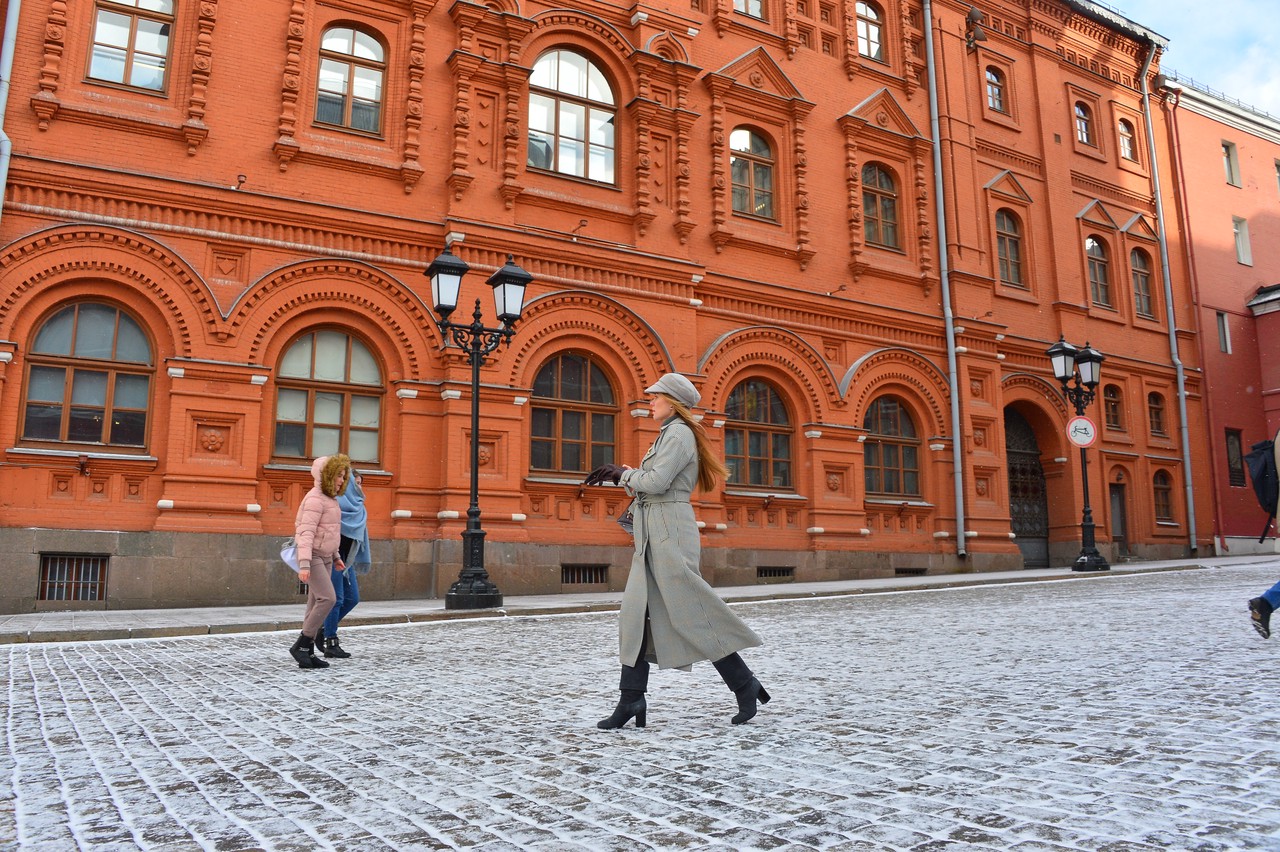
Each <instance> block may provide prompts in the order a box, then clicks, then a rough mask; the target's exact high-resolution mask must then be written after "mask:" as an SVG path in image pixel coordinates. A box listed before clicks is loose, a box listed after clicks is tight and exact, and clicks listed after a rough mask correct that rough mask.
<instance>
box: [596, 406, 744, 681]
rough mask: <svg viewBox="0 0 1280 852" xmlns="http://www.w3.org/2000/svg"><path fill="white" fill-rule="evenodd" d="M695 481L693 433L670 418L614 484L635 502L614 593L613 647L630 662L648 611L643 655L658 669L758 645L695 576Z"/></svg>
mask: <svg viewBox="0 0 1280 852" xmlns="http://www.w3.org/2000/svg"><path fill="white" fill-rule="evenodd" d="M697 482H698V449H697V443H696V442H695V440H694V437H693V430H692V429H690V428H689V426H688V425H687V424H686V423H685V422H684V421H683V420H681V419H680V418H678V417H671V418H669V419H668V420H667V422H665V423H664V424H662V431H660V432H659V433H658V439H657V440H656V441H654V442H653V446H652V447H650V448H649V452H647V453H645V456H644V460H643V461H641V463H640V467H638V468H634V469H631V470H627V471H624V472H623V473H622V479H621V484H622V485H623V486H624V487H625V488H626V489H627V493H628V494H630V495H632V496H633V497H634V498H635V500H634V502H633V504H632V511H633V513H634V515H635V529H634V534H635V545H636V551H635V556H634V557H632V560H631V576H630V577H628V578H627V588H626V590H625V591H624V592H623V593H622V608H621V612H620V613H619V615H618V645H619V651H620V656H621V659H622V663H623V665H628V666H629V665H634V664H635V662H636V658H637V657H639V655H640V648H641V643H642V642H643V640H644V629H645V612H646V611H647V612H648V613H649V630H650V637H651V640H652V641H651V642H650V644H649V646H648V649H647V653H646V656H647V658H648V660H649V662H651V663H657V664H658V666H659V667H661V668H688V667H689V666H690V665H692V664H693V663H695V662H697V661H699V660H719V659H721V658H723V657H727V656H729V655H730V654H732V653H734V652H735V651H741V650H742V649H743V648H754V647H756V646H757V645H761V644H763V643H762V641H761V639H760V637H759V636H757V635H756V634H755V632H754V631H753V630H752V629H751V628H750V627H747V625H746V624H744V623H743V621H742V619H740V618H738V616H736V615H734V614H733V611H732V610H731V609H730V608H729V606H728V604H726V603H725V602H724V601H723V600H722V599H721V598H720V596H719V595H717V594H716V593H715V592H714V591H713V590H712V588H711V586H710V585H708V584H707V581H706V580H704V579H702V574H701V573H699V565H700V562H701V558H702V542H701V540H700V538H699V536H700V533H699V532H698V524H697V521H696V520H695V519H694V516H693V506H692V505H690V503H689V496H690V495H691V494H692V493H693V489H694V487H696V485H697Z"/></svg>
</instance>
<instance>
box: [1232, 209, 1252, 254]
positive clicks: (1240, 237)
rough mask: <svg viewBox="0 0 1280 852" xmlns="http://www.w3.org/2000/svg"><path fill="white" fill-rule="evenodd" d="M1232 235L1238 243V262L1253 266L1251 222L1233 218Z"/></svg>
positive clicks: (1238, 217) (1236, 217)
mask: <svg viewBox="0 0 1280 852" xmlns="http://www.w3.org/2000/svg"><path fill="white" fill-rule="evenodd" d="M1231 233H1232V236H1233V238H1234V239H1235V243H1236V262H1237V263H1243V264H1244V265H1245V266H1253V248H1252V247H1251V246H1250V245H1249V220H1247V219H1245V218H1243V217H1240V216H1232V217H1231Z"/></svg>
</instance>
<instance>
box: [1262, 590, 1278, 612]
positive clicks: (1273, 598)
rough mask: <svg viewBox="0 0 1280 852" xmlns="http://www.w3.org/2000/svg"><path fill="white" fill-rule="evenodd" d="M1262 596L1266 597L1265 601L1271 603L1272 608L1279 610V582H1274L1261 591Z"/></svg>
mask: <svg viewBox="0 0 1280 852" xmlns="http://www.w3.org/2000/svg"><path fill="white" fill-rule="evenodd" d="M1262 597H1263V598H1265V599H1266V601H1267V603H1269V604H1271V608H1272V609H1277V610H1280V583H1276V584H1275V585H1274V586H1272V587H1271V588H1269V589H1267V590H1266V591H1265V592H1263V593H1262Z"/></svg>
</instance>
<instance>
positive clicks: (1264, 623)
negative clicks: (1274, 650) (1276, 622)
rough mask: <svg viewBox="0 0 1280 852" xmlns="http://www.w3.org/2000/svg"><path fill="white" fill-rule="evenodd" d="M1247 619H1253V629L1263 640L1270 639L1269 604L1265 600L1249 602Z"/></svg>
mask: <svg viewBox="0 0 1280 852" xmlns="http://www.w3.org/2000/svg"><path fill="white" fill-rule="evenodd" d="M1249 617H1250V618H1252V619H1253V629H1254V630H1256V631H1258V635H1259V636H1261V637H1262V638H1263V639H1270V638H1271V604H1269V603H1267V599H1266V598H1254V599H1253V600H1251V601H1249Z"/></svg>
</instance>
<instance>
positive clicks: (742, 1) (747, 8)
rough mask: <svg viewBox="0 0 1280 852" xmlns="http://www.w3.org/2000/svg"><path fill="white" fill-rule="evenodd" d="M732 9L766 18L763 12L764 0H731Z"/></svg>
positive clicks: (761, 18)
mask: <svg viewBox="0 0 1280 852" xmlns="http://www.w3.org/2000/svg"><path fill="white" fill-rule="evenodd" d="M733 8H734V11H737V12H742V13H743V14H744V15H750V16H751V17H753V18H759V19H760V20H762V21H763V20H767V18H766V16H765V13H764V0H733Z"/></svg>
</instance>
